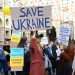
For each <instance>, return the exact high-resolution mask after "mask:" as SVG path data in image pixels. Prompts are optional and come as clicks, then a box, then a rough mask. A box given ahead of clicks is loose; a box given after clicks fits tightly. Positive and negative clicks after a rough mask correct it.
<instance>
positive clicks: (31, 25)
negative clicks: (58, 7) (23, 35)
mask: <svg viewBox="0 0 75 75" xmlns="http://www.w3.org/2000/svg"><path fill="white" fill-rule="evenodd" d="M51 26H52V24H51V6H46V7H43V6H41V7H20V8H12V30H15V31H25V30H38V29H48V28H50V27H51Z"/></svg>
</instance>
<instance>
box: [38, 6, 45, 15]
mask: <svg viewBox="0 0 75 75" xmlns="http://www.w3.org/2000/svg"><path fill="white" fill-rule="evenodd" d="M37 13H38V16H43V15H44V14H43V7H37Z"/></svg>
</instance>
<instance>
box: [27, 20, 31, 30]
mask: <svg viewBox="0 0 75 75" xmlns="http://www.w3.org/2000/svg"><path fill="white" fill-rule="evenodd" d="M26 22H27V28H28V29H32V27H31V26H30V20H29V19H26Z"/></svg>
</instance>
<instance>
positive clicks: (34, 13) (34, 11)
mask: <svg viewBox="0 0 75 75" xmlns="http://www.w3.org/2000/svg"><path fill="white" fill-rule="evenodd" d="M34 9H35V10H34ZM31 10H32V13H33V15H34V16H36V12H37V11H36V8H31Z"/></svg>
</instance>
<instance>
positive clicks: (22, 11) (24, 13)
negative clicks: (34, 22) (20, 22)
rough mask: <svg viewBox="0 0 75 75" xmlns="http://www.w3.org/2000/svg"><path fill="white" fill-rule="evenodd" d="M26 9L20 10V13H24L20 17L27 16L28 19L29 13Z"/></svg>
mask: <svg viewBox="0 0 75 75" xmlns="http://www.w3.org/2000/svg"><path fill="white" fill-rule="evenodd" d="M24 9H25V8H21V9H20V12H21V13H22V14H21V15H20V17H25V16H26V17H27V13H26V12H25V11H24Z"/></svg>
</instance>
